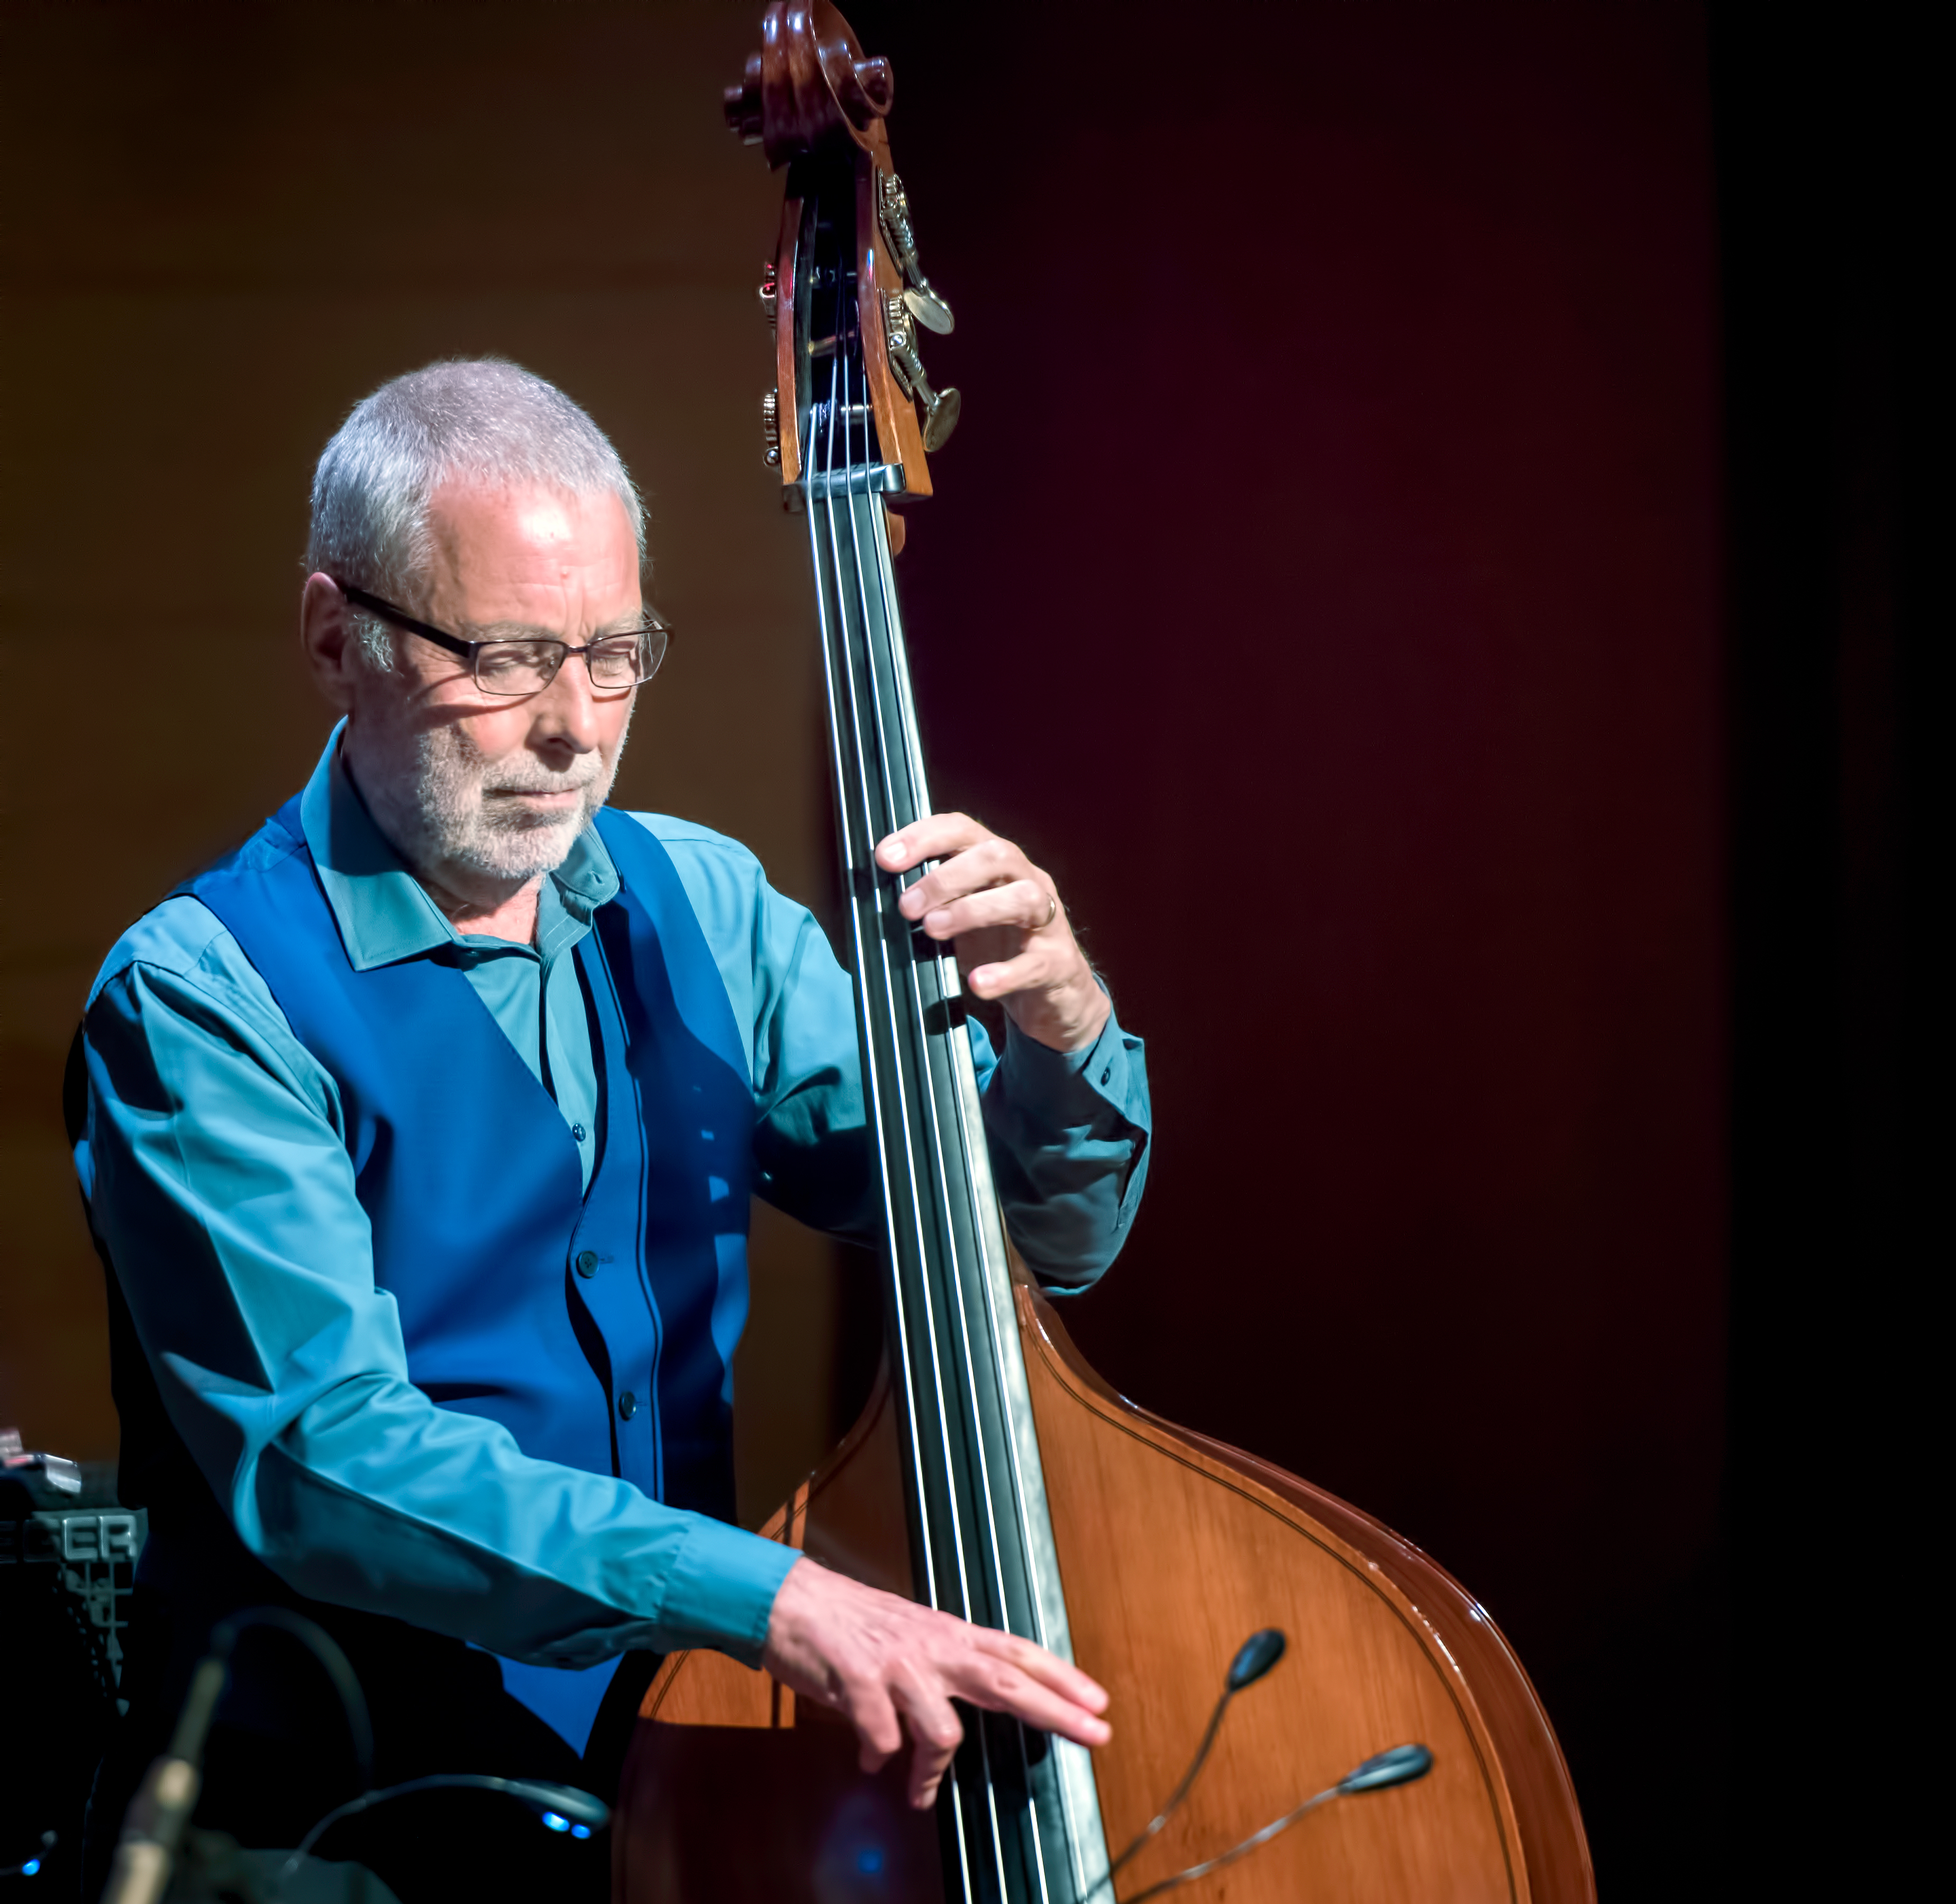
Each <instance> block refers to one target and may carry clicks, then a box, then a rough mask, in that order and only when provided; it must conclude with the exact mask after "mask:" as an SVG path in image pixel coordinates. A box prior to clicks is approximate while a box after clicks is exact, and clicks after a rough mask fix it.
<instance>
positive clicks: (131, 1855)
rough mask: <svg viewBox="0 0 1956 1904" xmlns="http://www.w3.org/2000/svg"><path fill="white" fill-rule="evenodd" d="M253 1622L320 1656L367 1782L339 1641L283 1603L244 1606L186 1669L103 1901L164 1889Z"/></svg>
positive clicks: (362, 1740)
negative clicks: (165, 1738) (165, 1745)
mask: <svg viewBox="0 0 1956 1904" xmlns="http://www.w3.org/2000/svg"><path fill="white" fill-rule="evenodd" d="M254 1627H269V1628H274V1629H276V1631H279V1632H281V1633H287V1634H291V1636H292V1637H293V1638H294V1639H295V1640H298V1642H299V1644H301V1646H303V1647H304V1648H305V1649H306V1650H307V1651H308V1653H311V1655H312V1656H313V1657H314V1659H317V1661H318V1662H319V1663H320V1666H321V1668H322V1669H323V1670H324V1672H325V1673H326V1676H327V1678H328V1679H330V1681H332V1682H333V1691H335V1692H336V1693H337V1694H339V1703H340V1709H341V1710H342V1712H343V1713H345V1718H346V1736H347V1742H348V1744H349V1745H350V1746H351V1748H352V1754H353V1760H354V1763H355V1768H356V1769H357V1770H358V1774H359V1782H360V1785H361V1789H365V1788H366V1787H367V1786H371V1784H372V1783H373V1782H374V1727H373V1723H372V1722H371V1720H370V1719H369V1718H368V1714H367V1700H366V1697H365V1695H364V1694H362V1693H361V1690H360V1681H359V1678H358V1675H357V1674H355V1672H354V1670H353V1668H352V1664H351V1663H350V1662H349V1660H348V1659H347V1657H346V1655H345V1653H342V1652H341V1650H339V1644H338V1643H337V1642H336V1640H334V1639H333V1636H332V1635H331V1634H329V1633H328V1632H327V1631H326V1630H325V1629H324V1628H323V1627H320V1626H318V1625H315V1624H314V1622H313V1621H311V1620H308V1619H307V1618H304V1615H301V1614H298V1613H295V1612H292V1611H291V1610H290V1609H289V1608H286V1607H282V1606H253V1607H247V1608H246V1609H245V1610H244V1611H243V1612H238V1613H234V1614H232V1615H231V1616H230V1618H228V1619H226V1620H222V1621H219V1623H218V1625H216V1627H214V1628H212V1630H211V1634H210V1640H209V1641H208V1642H207V1645H208V1648H209V1650H208V1651H207V1652H206V1653H205V1654H204V1656H203V1658H202V1659H200V1660H199V1661H198V1662H197V1669H196V1670H195V1671H194V1672H193V1673H192V1674H191V1681H190V1690H189V1691H188V1692H187V1693H186V1694H185V1696H184V1703H183V1707H182V1709H181V1711H179V1712H178V1714H177V1722H176V1728H175V1731H173V1732H172V1733H171V1735H170V1745H169V1751H167V1752H166V1753H164V1754H163V1755H162V1757H160V1758H158V1759H156V1760H153V1761H152V1762H151V1763H150V1769H149V1770H148V1771H147V1773H145V1774H144V1779H143V1782H142V1785H141V1786H140V1788H139V1789H137V1793H136V1795H135V1797H134V1798H132V1799H131V1801H130V1804H129V1809H128V1812H127V1814H125V1816H124V1818H123V1820H122V1834H121V1838H120V1839H119V1840H118V1842H117V1844H116V1846H115V1863H114V1865H112V1867H111V1868H110V1870H109V1880H108V1883H107V1886H106V1888H105V1890H103V1899H104V1904H159V1901H160V1899H162V1895H163V1893H164V1892H165V1891H166V1890H168V1889H169V1881H170V1872H171V1870H172V1867H173V1866H174V1865H175V1862H176V1855H177V1846H178V1844H179V1843H180V1842H181V1841H182V1839H183V1834H184V1828H185V1826H187V1825H188V1823H190V1817H191V1813H192V1812H193V1811H195V1810H196V1808H197V1794H198V1792H200V1790H201V1789H202V1787H203V1771H202V1769H201V1768H202V1766H203V1747H204V1741H205V1740H206V1739H207V1738H209V1737H210V1727H211V1722H212V1720H213V1719H214V1718H215V1717H216V1714H217V1705H218V1701H219V1700H221V1699H222V1697H224V1689H225V1688H226V1686H227V1685H229V1683H230V1680H231V1656H232V1652H233V1651H234V1650H235V1648H236V1647H237V1644H238V1639H239V1637H241V1635H242V1634H245V1633H246V1632H248V1631H250V1630H251V1628H254Z"/></svg>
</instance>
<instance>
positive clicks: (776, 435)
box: [761, 390, 781, 469]
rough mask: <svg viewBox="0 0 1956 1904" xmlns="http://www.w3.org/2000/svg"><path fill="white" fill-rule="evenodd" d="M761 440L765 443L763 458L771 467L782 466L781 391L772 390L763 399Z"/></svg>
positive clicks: (777, 467)
mask: <svg viewBox="0 0 1956 1904" xmlns="http://www.w3.org/2000/svg"><path fill="white" fill-rule="evenodd" d="M761 441H762V444H763V445H765V450H764V453H763V454H762V459H761V460H762V462H763V463H765V464H766V465H767V466H768V468H769V469H779V468H780V467H781V392H780V391H779V390H770V391H768V393H767V395H766V396H764V397H762V399H761Z"/></svg>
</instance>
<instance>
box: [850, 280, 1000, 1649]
mask: <svg viewBox="0 0 1956 1904" xmlns="http://www.w3.org/2000/svg"><path fill="white" fill-rule="evenodd" d="M843 308H844V299H843V298H842V295H841V292H840V289H839V288H838V318H839V317H841V314H842V311H843ZM860 330H861V320H860V313H859V316H858V321H857V333H858V336H860ZM849 370H850V358H849V351H848V340H847V336H846V335H845V334H844V327H843V326H841V324H839V323H838V331H837V341H836V345H835V349H834V355H832V357H831V359H830V368H829V387H830V392H831V398H830V406H829V456H828V462H829V469H828V472H827V476H826V479H825V483H824V489H823V498H822V506H823V509H824V512H825V520H826V521H827V523H828V530H829V549H830V555H831V567H832V569H833V571H834V578H835V585H836V594H837V607H838V622H837V626H838V629H842V628H846V627H847V612H848V604H847V595H848V593H849V589H848V584H847V582H846V581H845V579H844V573H843V544H842V538H841V535H840V534H839V532H838V529H837V526H836V521H835V515H836V489H837V482H836V478H837V477H838V475H839V476H840V477H841V487H842V491H843V513H844V516H845V518H846V519H847V521H848V524H849V548H850V553H851V554H852V556H853V559H854V567H855V570H856V588H855V591H854V592H855V595H856V602H857V609H858V611H859V613H860V615H861V617H862V619H861V623H860V626H861V629H862V635H863V639H862V641H861V643H860V655H857V656H845V658H844V673H845V674H846V675H847V677H848V679H849V680H850V693H851V699H852V715H853V728H854V731H855V734H856V739H857V777H858V786H859V791H860V797H861V800H862V803H863V810H864V812H865V814H866V816H871V819H870V824H869V826H868V827H867V829H866V835H865V837H864V839H863V853H864V855H865V857H866V860H868V861H869V864H868V867H867V870H868V871H869V875H870V891H871V892H872V895H874V897H873V899H872V904H873V905H874V906H875V910H876V912H877V914H879V930H878V931H877V933H876V934H875V941H876V943H875V954H874V956H875V959H876V961H877V965H878V968H879V971H880V974H881V977H882V1003H883V1008H884V1014H885V1018H886V1021H887V1029H888V1034H889V1046H888V1049H889V1053H890V1058H891V1077H892V1079H893V1082H894V1090H895V1094H896V1099H897V1103H896V1111H897V1119H898V1121H897V1125H896V1134H897V1135H898V1138H900V1140H901V1145H902V1163H903V1167H904V1178H905V1180H906V1182H907V1185H908V1187H909V1190H910V1220H911V1224H912V1227H913V1233H914V1236H915V1241H916V1252H917V1260H918V1261H919V1262H920V1263H927V1262H928V1261H929V1237H928V1236H927V1233H926V1208H927V1199H926V1182H925V1180H924V1173H923V1171H922V1170H920V1160H919V1158H918V1156H917V1154H916V1146H915V1144H914V1142H913V1129H914V1128H915V1127H914V1124H913V1118H912V1114H911V1104H910V1089H911V1081H910V1079H909V1078H907V1076H906V1075H905V1069H904V1037H903V1034H902V1031H901V1027H900V1025H899V1024H898V1016H897V1006H898V997H899V995H900V991H901V987H900V986H899V984H898V979H897V975H896V974H895V972H894V970H893V969H892V963H891V953H890V946H889V938H888V934H887V933H885V932H884V931H883V930H880V925H881V915H882V914H883V911H884V908H885V900H886V897H887V896H889V895H892V894H893V890H894V889H891V888H890V887H888V886H885V885H884V884H883V883H882V881H881V880H880V879H878V878H877V877H876V876H875V866H874V861H873V858H872V857H870V855H871V854H872V848H873V846H874V844H875V840H876V838H877V837H878V836H879V832H880V831H881V828H880V826H879V825H878V824H877V823H875V819H874V818H873V815H874V812H875V790H874V789H873V788H872V785H871V784H870V778H869V776H870V766H871V763H870V756H869V750H868V747H867V746H866V744H865V742H864V738H863V729H864V726H865V722H864V720H863V712H862V709H860V706H858V705H857V704H856V703H855V700H854V697H855V695H856V693H857V689H856V686H855V682H856V675H857V669H856V667H855V665H853V664H854V662H856V661H857V660H859V659H860V662H861V665H862V677H863V690H862V691H863V693H864V694H865V695H866V697H867V699H868V701H869V709H868V717H869V718H868V721H867V727H868V731H869V735H870V737H872V740H871V744H873V745H874V747H875V760H876V763H877V765H878V767H879V778H880V779H881V781H882V796H883V809H882V810H883V814H884V816H885V819H887V820H889V821H891V822H894V819H895V817H896V813H897V799H896V788H895V786H894V782H893V781H892V780H891V776H890V772H889V766H888V750H887V747H885V744H884V743H885V737H886V734H887V727H886V724H885V718H884V711H883V708H882V697H881V693H880V689H879V684H878V680H877V671H876V665H875V653H874V652H873V646H872V643H873V639H874V631H873V629H872V625H871V624H870V620H869V602H868V598H867V595H866V592H865V591H864V589H863V580H862V556H861V548H860V542H858V540H857V529H856V521H855V514H856V510H855V500H854V494H855V482H856V476H855V472H856V469H857V462H856V459H855V456H854V453H853V444H852V441H851V437H852V435H853V425H852V422H851V416H850V411H851V405H852V401H853V396H854V392H853V390H852V389H851V388H850V379H849ZM838 417H839V418H840V419H841V433H842V452H843V458H842V461H841V465H840V466H839V467H838V463H837V460H836V458H835V455H834V440H835V432H836V426H837V419H838ZM868 452H869V425H868V420H867V418H865V419H864V423H863V460H864V466H865V471H866V463H867V458H868ZM864 486H865V490H866V491H867V487H868V478H867V475H866V473H865V477H864ZM891 902H892V903H893V899H892V901H891ZM916 1029H918V1030H920V1029H921V1027H920V1026H918V1027H916ZM866 1056H871V1057H872V1059H873V1054H866ZM918 1291H919V1295H920V1298H921V1302H922V1306H923V1312H924V1313H923V1329H924V1342H925V1347H926V1349H927V1350H928V1352H929V1368H930V1376H931V1383H932V1394H934V1396H935V1398H936V1400H935V1407H934V1408H933V1410H932V1413H933V1415H934V1416H935V1421H936V1424H937V1442H938V1446H937V1450H936V1454H937V1457H938V1460H939V1461H940V1462H941V1463H942V1473H943V1479H944V1487H945V1514H946V1519H947V1520H948V1531H949V1533H950V1534H951V1546H952V1553H953V1555H954V1560H955V1563H956V1567H957V1592H958V1596H959V1605H958V1606H957V1607H956V1608H954V1609H951V1610H953V1611H956V1612H968V1610H969V1609H970V1604H971V1596H970V1577H969V1574H968V1569H967V1557H966V1552H965V1539H964V1523H963V1517H962V1515H961V1513H960V1511H959V1508H958V1499H957V1477H956V1472H955V1469H956V1461H955V1455H954V1450H953V1449H952V1448H951V1441H950V1424H949V1421H948V1414H947V1410H946V1408H945V1401H944V1395H945V1382H944V1370H943V1366H942V1360H941V1358H940V1356H939V1347H938V1327H937V1316H936V1301H935V1292H934V1291H933V1290H932V1287H931V1283H930V1279H929V1277H928V1276H927V1275H925V1276H922V1277H920V1279H919V1284H918ZM914 1394H915V1391H914V1389H913V1391H912V1395H913V1398H914ZM912 1414H913V1418H914V1415H915V1408H914V1399H913V1408H912ZM918 1438H919V1437H917V1435H916V1423H915V1421H914V1419H913V1439H918ZM923 1501H924V1497H923V1496H922V1495H921V1494H920V1505H923ZM926 1515H927V1508H926ZM923 1533H924V1534H925V1536H926V1538H925V1543H924V1544H925V1546H926V1557H927V1561H929V1575H930V1578H929V1596H930V1600H931V1604H932V1605H933V1606H942V1604H943V1599H942V1593H941V1592H940V1591H939V1586H938V1582H937V1580H936V1577H935V1576H936V1569H935V1561H934V1558H932V1556H931V1555H930V1549H931V1546H932V1543H931V1542H930V1541H929V1522H928V1519H927V1518H926V1524H925V1527H924V1528H923Z"/></svg>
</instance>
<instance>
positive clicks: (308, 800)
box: [299, 721, 618, 972]
mask: <svg viewBox="0 0 1956 1904" xmlns="http://www.w3.org/2000/svg"><path fill="white" fill-rule="evenodd" d="M345 726H346V723H345V721H341V722H340V723H339V725H338V726H336V727H335V728H334V729H333V733H332V735H331V737H330V738H329V739H328V740H327V744H326V751H325V752H324V753H322V754H321V755H320V757H319V764H318V765H317V766H316V767H314V769H313V772H312V778H311V779H310V780H309V781H307V783H306V788H305V791H304V793H303V794H301V795H300V796H299V826H300V829H301V831H302V832H304V835H305V842H306V846H307V848H308V851H310V852H311V854H312V860H313V864H314V867H317V869H318V872H319V883H320V886H321V888H322V889H323V891H324V892H325V894H326V902H327V905H328V906H329V907H330V908H331V909H332V912H333V922H334V924H336V925H337V926H338V927H339V936H340V941H341V943H342V944H343V945H344V946H345V948H346V955H347V958H348V959H349V961H351V963H352V967H353V969H354V970H355V971H358V972H364V971H371V970H372V969H373V968H374V967H375V966H377V965H394V964H396V963H397V962H399V961H400V960H402V959H406V958H421V957H424V956H425V955H427V954H428V953H430V952H437V951H439V950H440V949H441V948H442V947H443V946H478V945H479V946H489V945H491V944H492V943H495V942H493V941H491V940H487V939H477V938H475V937H473V936H471V937H467V938H465V937H463V936H462V935H460V934H459V933H457V932H456V930H455V928H454V927H453V926H451V925H450V924H449V923H448V920H447V919H446V917H444V916H443V913H442V911H441V908H440V907H438V906H437V905H436V904H435V902H434V901H433V900H432V899H431V898H429V897H428V895H427V889H426V888H425V887H424V886H422V884H421V882H420V880H418V879H416V878H415V876H414V875H413V874H412V873H410V872H409V870H408V869H407V867H406V866H405V864H403V863H402V859H401V857H400V855H399V854H398V853H396V851H394V849H393V847H391V846H390V845H388V843H387V841H386V838H385V836H384V835H383V834H382V833H381V831H380V828H379V827H377V826H375V825H374V818H373V816H372V815H371V813H368V810H367V803H366V802H365V801H364V800H362V799H361V797H360V790H359V789H358V788H357V787H355V785H354V784H353V780H352V775H349V773H348V772H347V771H346V766H345V762H344V761H343V760H342V759H341V758H340V748H339V742H340V736H341V734H342V733H343V732H344V731H345ZM617 892H618V870H617V867H615V866H614V865H613V864H612V863H611V855H610V854H609V853H608V852H607V851H606V850H605V847H604V841H602V840H601V839H600V838H598V832H597V829H595V827H592V826H586V827H585V829H584V830H583V832H581V833H579V835H578V836H577V839H576V843H575V844H574V845H573V846H572V848H571V849H570V852H569V856H568V857H566V859H565V860H564V863H563V865H561V866H560V867H558V868H557V870H556V871H555V872H554V873H551V875H550V876H549V877H548V878H547V879H546V880H545V881H544V891H543V892H542V893H541V895H539V898H540V903H539V905H538V917H537V939H538V946H537V949H538V952H540V953H541V954H542V955H544V957H545V958H548V957H549V955H551V953H553V952H555V951H556V950H557V949H558V942H560V940H561V939H563V937H564V936H565V934H566V933H569V935H570V936H572V937H573V939H577V938H582V936H583V935H584V930H585V928H586V927H588V925H589V924H590V921H591V915H592V914H593V913H594V912H595V911H597V910H598V908H599V907H600V906H601V905H605V904H606V903H607V901H610V900H611V899H613V898H616V897H617Z"/></svg>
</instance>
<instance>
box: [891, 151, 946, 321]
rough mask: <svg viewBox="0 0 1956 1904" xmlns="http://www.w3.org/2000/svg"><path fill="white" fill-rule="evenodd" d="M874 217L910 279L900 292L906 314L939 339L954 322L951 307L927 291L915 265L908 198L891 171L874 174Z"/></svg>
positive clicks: (927, 284)
mask: <svg viewBox="0 0 1956 1904" xmlns="http://www.w3.org/2000/svg"><path fill="white" fill-rule="evenodd" d="M876 217H877V222H878V223H879V224H880V225H881V226H882V228H883V235H884V236H885V238H888V240H889V242H890V249H891V251H893V252H894V253H895V254H896V259H897V262H898V264H901V266H902V267H903V270H904V276H905V277H907V279H910V286H909V288H908V289H907V290H906V291H905V292H904V303H905V304H906V305H908V306H909V308H910V315H911V316H912V317H914V318H916V320H917V322H918V323H919V324H922V325H923V327H924V329H925V330H935V331H936V332H937V333H939V335H940V336H944V335H947V334H948V333H949V332H950V330H951V326H952V324H954V322H955V320H954V318H953V317H952V316H951V306H950V305H948V304H947V303H946V302H945V301H944V299H943V298H941V297H939V295H938V294H937V292H935V291H934V290H933V289H932V288H931V283H930V280H929V279H928V278H927V277H926V276H924V274H923V267H922V266H921V265H920V264H918V263H917V254H916V230H915V229H914V228H913V226H912V225H911V223H910V195H909V194H908V193H907V192H906V191H904V182H903V181H902V180H901V178H898V176H897V175H896V174H895V173H894V172H879V173H878V174H877V175H876Z"/></svg>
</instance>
